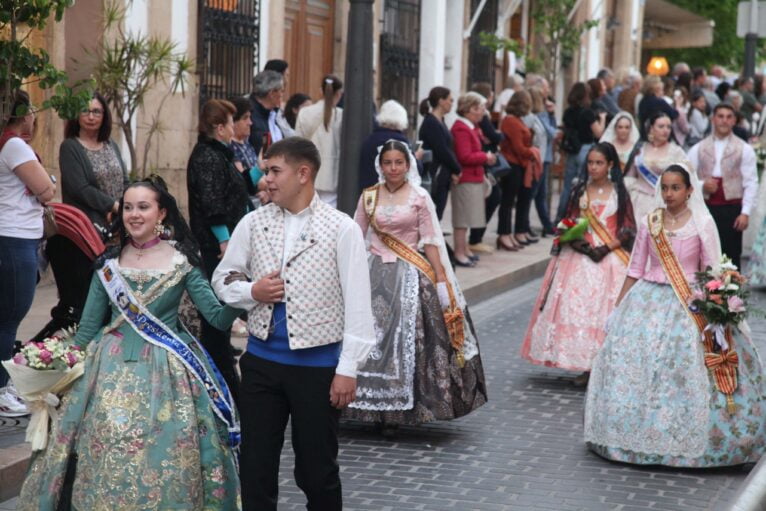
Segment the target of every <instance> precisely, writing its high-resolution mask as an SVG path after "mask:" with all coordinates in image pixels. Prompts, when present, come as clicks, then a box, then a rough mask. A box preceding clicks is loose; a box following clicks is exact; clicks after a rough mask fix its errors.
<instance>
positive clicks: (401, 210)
mask: <svg viewBox="0 0 766 511" xmlns="http://www.w3.org/2000/svg"><path fill="white" fill-rule="evenodd" d="M381 189H382V187H381ZM381 193H383V192H381ZM363 198H364V196H363V197H362V199H360V201H359V207H358V208H357V210H356V215H355V217H354V218H355V220H356V222H357V223H358V224H359V225H360V226H361V228H362V232H363V233H364V234H365V236H366V238H367V240H368V243H369V252H370V255H369V260H368V262H369V266H370V283H371V287H372V312H373V316H374V318H375V334H376V338H377V342H376V344H375V346H374V347H373V349H372V352H371V353H370V355H369V357H368V359H367V361H366V362H365V364H364V365H362V367H361V368H360V369H359V372H358V373H357V395H356V400H355V401H354V402H352V403H351V404H350V405H349V407H348V408H347V409H346V410H344V412H343V415H342V417H343V418H346V419H351V420H357V421H363V422H374V423H379V422H384V423H386V424H420V423H424V422H429V421H433V420H444V419H454V418H457V417H461V416H463V415H466V414H468V413H470V412H471V411H473V410H475V409H476V408H478V407H480V406H481V405H483V404H484V403H485V402H486V400H487V390H486V383H485V380H484V369H483V367H482V363H481V358H480V356H479V346H478V344H477V341H476V334H475V332H474V330H473V324H472V323H471V321H470V316H469V315H468V310H467V308H465V309H464V314H465V317H466V320H465V322H464V324H465V325H466V329H465V330H466V331H465V337H466V340H465V344H464V346H463V356H464V358H465V365H464V366H463V367H460V364H459V362H458V357H457V353H456V351H455V349H453V347H452V346H451V344H450V336H449V334H448V332H447V327H446V325H445V321H444V315H443V312H442V307H441V305H440V303H439V298H438V296H437V292H436V288H435V286H434V285H433V284H432V283H431V281H430V280H429V278H428V277H426V276H425V275H424V274H423V273H421V272H420V271H419V270H418V269H417V268H416V267H415V265H413V264H411V263H409V262H405V261H404V260H403V259H401V258H399V257H397V256H396V254H395V253H394V252H393V251H392V250H391V249H389V248H388V247H387V246H386V245H385V244H384V243H383V242H382V241H381V240H380V238H379V237H378V236H377V235H376V234H375V231H374V230H373V229H372V227H371V226H370V222H369V220H368V216H367V213H366V212H365V209H364V206H363V204H362V202H363ZM374 218H375V219H376V223H377V225H378V226H379V227H380V229H382V230H383V231H385V232H386V233H388V234H391V235H393V236H395V237H396V238H398V239H399V240H400V241H402V242H404V243H406V244H407V245H408V246H409V247H411V248H412V249H416V250H417V249H418V248H419V247H420V248H422V247H423V245H425V244H431V245H436V246H439V245H440V244H443V243H444V238H443V236H442V234H441V230H440V229H439V228H438V224H437V225H434V219H435V218H436V214H435V210H434V206H433V203H432V202H431V198H430V196H429V195H428V194H427V193H426V192H425V191H423V190H422V189H421V188H420V187H417V186H411V187H410V194H409V196H408V197H407V199H406V201H404V202H403V203H402V204H400V205H385V206H382V205H378V206H377V208H376V209H375V213H374ZM442 264H446V265H449V261H444V262H443V263H442ZM445 270H446V268H445ZM455 285H456V283H455ZM458 292H459V290H458Z"/></svg>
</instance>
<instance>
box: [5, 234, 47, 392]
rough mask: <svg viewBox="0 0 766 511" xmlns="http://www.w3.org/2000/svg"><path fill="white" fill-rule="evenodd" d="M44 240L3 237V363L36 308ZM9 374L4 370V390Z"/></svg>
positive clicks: (10, 354)
mask: <svg viewBox="0 0 766 511" xmlns="http://www.w3.org/2000/svg"><path fill="white" fill-rule="evenodd" d="M39 244H40V240H30V239H24V238H9V237H7V236H0V360H8V359H9V358H11V356H12V355H13V343H14V342H15V341H16V332H17V330H18V328H19V324H21V320H22V319H24V316H26V315H27V312H29V309H30V308H31V307H32V300H33V299H34V297H35V287H36V286H37V246H38V245H39ZM7 383H8V373H7V372H6V371H5V369H3V368H2V366H0V387H4V386H5V385H6V384H7Z"/></svg>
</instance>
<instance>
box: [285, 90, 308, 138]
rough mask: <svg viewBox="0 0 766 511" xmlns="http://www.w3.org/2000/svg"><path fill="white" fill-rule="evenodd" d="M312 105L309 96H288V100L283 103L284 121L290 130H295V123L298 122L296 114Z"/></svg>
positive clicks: (301, 94)
mask: <svg viewBox="0 0 766 511" xmlns="http://www.w3.org/2000/svg"><path fill="white" fill-rule="evenodd" d="M312 104H313V101H311V96H309V95H308V94H304V93H302V92H296V93H295V94H293V95H292V96H290V99H288V100H287V103H285V120H286V121H287V124H288V125H289V126H290V128H292V129H293V130H295V123H296V122H297V121H298V114H299V113H300V111H301V109H302V108H306V107H307V106H311V105H312Z"/></svg>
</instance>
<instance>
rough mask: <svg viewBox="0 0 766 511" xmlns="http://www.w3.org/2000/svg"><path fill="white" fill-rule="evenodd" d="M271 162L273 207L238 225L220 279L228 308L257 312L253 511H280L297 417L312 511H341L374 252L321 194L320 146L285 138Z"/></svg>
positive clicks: (249, 478) (245, 407)
mask: <svg viewBox="0 0 766 511" xmlns="http://www.w3.org/2000/svg"><path fill="white" fill-rule="evenodd" d="M266 159H267V173H266V176H265V177H264V179H265V180H266V185H267V188H268V191H269V194H270V195H271V199H272V202H271V204H268V205H267V206H264V207H261V208H260V209H257V210H256V211H254V212H252V213H250V214H248V215H246V216H245V217H244V218H243V219H242V220H241V221H240V223H239V224H238V225H237V227H236V229H234V232H233V233H232V236H231V239H230V240H229V246H228V248H227V250H226V254H225V255H224V257H223V260H222V261H221V263H220V264H219V265H218V268H217V269H216V271H215V273H214V274H213V287H214V289H215V291H216V293H217V294H218V297H219V298H220V299H221V300H223V301H224V302H226V303H228V304H230V305H235V306H236V307H238V308H242V309H245V310H247V311H248V321H247V327H248V331H249V334H250V336H249V338H248V344H247V352H246V353H245V354H244V355H243V356H242V358H241V359H240V362H239V364H240V370H241V372H242V384H241V386H240V388H241V397H240V402H239V409H240V414H241V423H242V447H241V453H242V458H241V466H240V474H241V475H240V477H241V482H242V503H243V508H244V510H245V511H248V510H258V511H270V510H273V511H276V509H277V495H278V475H279V457H280V454H281V452H282V444H283V441H284V431H285V427H286V425H287V420H288V418H290V419H291V425H292V443H293V450H294V451H295V465H296V466H295V479H296V483H297V485H298V487H300V488H301V490H303V492H304V493H305V494H306V497H307V499H308V509H317V510H319V509H321V510H328V511H332V510H340V509H341V508H342V496H341V483H340V475H339V468H338V462H337V455H338V419H339V415H340V410H341V409H342V408H344V407H345V406H347V405H348V404H349V403H350V402H351V401H353V400H354V397H355V395H356V372H357V368H358V367H359V365H360V364H361V363H362V362H363V361H364V360H365V359H366V358H367V355H368V353H369V352H370V349H371V348H372V346H373V344H374V343H375V332H374V327H373V317H372V308H371V304H370V300H371V293H370V277H369V270H368V268H367V253H366V250H365V244H364V239H363V237H362V231H361V230H360V228H359V226H358V225H357V224H356V223H355V222H354V221H353V220H352V219H351V218H350V217H348V215H346V214H344V213H341V212H340V211H338V210H336V209H334V208H333V207H332V206H329V205H327V204H326V203H324V202H322V201H321V200H319V197H318V196H317V194H316V192H315V190H314V180H315V178H316V174H317V172H318V169H319V167H320V157H319V152H318V151H317V148H316V146H314V144H313V143H311V142H310V141H309V140H306V139H304V138H300V137H292V138H288V139H284V140H282V141H280V142H277V143H275V144H273V145H272V146H271V147H270V148H269V150H268V152H267V153H266ZM233 274H244V275H245V276H247V278H248V279H249V281H245V280H237V279H236V278H232V277H231V275H233Z"/></svg>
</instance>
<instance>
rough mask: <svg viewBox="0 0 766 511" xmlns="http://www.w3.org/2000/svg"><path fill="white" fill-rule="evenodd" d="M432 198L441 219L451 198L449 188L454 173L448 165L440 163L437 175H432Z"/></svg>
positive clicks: (437, 214)
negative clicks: (451, 172)
mask: <svg viewBox="0 0 766 511" xmlns="http://www.w3.org/2000/svg"><path fill="white" fill-rule="evenodd" d="M431 179H432V181H431V182H432V184H431V199H433V201H434V206H436V216H437V217H438V218H439V220H441V219H442V216H443V215H444V209H445V208H446V207H447V199H448V198H449V189H450V186H451V184H452V174H450V171H449V169H448V168H447V167H445V166H443V165H440V166H439V167H437V170H436V175H434V176H432V177H431Z"/></svg>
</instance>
